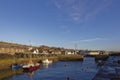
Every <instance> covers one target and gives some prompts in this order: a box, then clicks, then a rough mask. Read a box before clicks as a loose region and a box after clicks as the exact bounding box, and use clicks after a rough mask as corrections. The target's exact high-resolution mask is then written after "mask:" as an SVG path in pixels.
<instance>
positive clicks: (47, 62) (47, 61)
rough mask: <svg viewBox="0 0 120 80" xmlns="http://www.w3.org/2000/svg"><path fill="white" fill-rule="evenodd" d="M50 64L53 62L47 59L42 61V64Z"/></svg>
mask: <svg viewBox="0 0 120 80" xmlns="http://www.w3.org/2000/svg"><path fill="white" fill-rule="evenodd" d="M52 62H53V61H52V60H48V59H45V60H43V61H42V63H43V64H50V63H52Z"/></svg>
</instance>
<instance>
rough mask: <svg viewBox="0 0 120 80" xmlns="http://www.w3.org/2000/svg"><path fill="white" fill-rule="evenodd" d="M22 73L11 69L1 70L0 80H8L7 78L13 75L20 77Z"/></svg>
mask: <svg viewBox="0 0 120 80" xmlns="http://www.w3.org/2000/svg"><path fill="white" fill-rule="evenodd" d="M21 73H22V70H21V69H19V70H11V69H10V68H9V69H3V70H0V80H6V78H8V77H10V76H13V75H19V74H21Z"/></svg>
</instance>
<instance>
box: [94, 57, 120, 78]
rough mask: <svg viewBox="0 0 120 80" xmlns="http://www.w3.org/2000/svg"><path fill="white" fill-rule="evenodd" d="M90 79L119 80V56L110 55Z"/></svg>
mask: <svg viewBox="0 0 120 80" xmlns="http://www.w3.org/2000/svg"><path fill="white" fill-rule="evenodd" d="M92 80H120V56H110V57H109V58H108V60H106V62H105V63H104V65H103V66H102V67H100V69H99V71H98V73H97V74H96V75H95V77H94V78H93V79H92Z"/></svg>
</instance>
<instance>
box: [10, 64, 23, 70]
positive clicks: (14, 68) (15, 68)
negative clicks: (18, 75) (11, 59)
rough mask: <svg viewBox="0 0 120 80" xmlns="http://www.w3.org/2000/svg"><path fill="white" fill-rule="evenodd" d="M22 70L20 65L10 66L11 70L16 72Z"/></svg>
mask: <svg viewBox="0 0 120 80" xmlns="http://www.w3.org/2000/svg"><path fill="white" fill-rule="evenodd" d="M21 68H22V65H18V64H13V65H12V70H18V69H21Z"/></svg>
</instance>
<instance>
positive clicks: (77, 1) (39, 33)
mask: <svg viewBox="0 0 120 80" xmlns="http://www.w3.org/2000/svg"><path fill="white" fill-rule="evenodd" d="M119 4H120V0H0V41H8V42H15V43H21V44H28V45H29V44H30V42H31V44H32V45H36V46H39V45H48V46H56V47H65V48H73V49H74V47H75V44H76V45H77V49H92V50H96V49H97V50H114V51H120V36H119V34H120V5H119Z"/></svg>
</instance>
